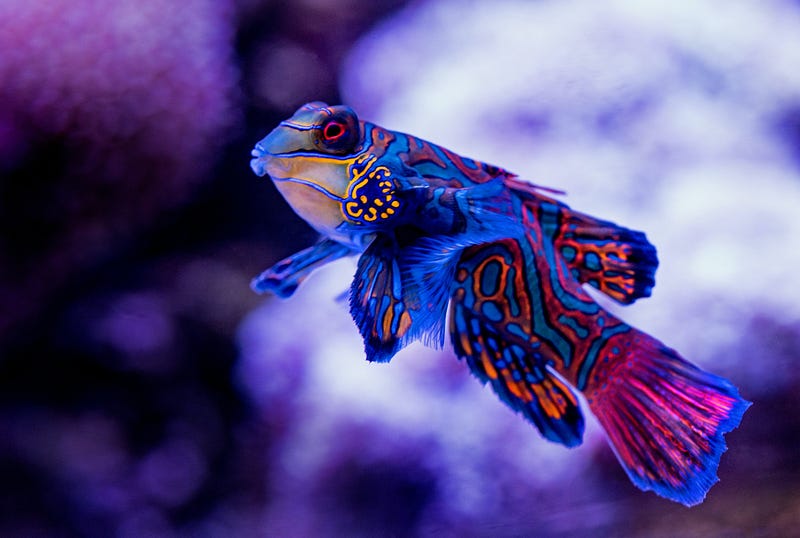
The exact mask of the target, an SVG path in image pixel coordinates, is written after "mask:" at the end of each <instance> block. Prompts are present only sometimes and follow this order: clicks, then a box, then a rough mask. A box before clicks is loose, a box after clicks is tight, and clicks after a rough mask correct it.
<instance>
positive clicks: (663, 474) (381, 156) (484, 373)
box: [251, 102, 750, 505]
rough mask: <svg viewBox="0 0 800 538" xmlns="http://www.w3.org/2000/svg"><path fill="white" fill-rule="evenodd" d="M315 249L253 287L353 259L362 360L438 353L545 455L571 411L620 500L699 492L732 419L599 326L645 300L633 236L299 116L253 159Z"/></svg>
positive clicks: (332, 123) (696, 387) (699, 386)
mask: <svg viewBox="0 0 800 538" xmlns="http://www.w3.org/2000/svg"><path fill="white" fill-rule="evenodd" d="M253 157H254V158H253V160H252V161H251V166H252V168H253V170H254V171H255V172H256V174H258V175H265V174H269V175H270V177H271V178H272V179H273V181H274V182H275V184H276V185H277V187H278V189H279V190H280V192H281V194H282V195H283V196H284V197H285V198H286V200H287V201H288V202H289V204H290V205H291V206H292V208H293V209H294V210H295V211H296V212H297V213H298V214H299V215H300V216H301V217H302V218H303V219H305V220H306V221H307V222H309V224H311V226H313V227H314V228H315V229H317V230H318V231H319V232H320V233H321V234H322V236H323V239H322V240H321V241H320V242H319V243H317V244H316V245H314V246H312V247H310V248H307V249H305V250H303V251H301V252H299V253H297V254H295V255H294V256H291V257H289V258H287V259H285V260H283V261H281V262H278V263H277V264H276V265H275V266H273V267H271V268H270V269H268V270H267V271H265V272H264V273H262V274H261V275H259V276H258V277H257V278H256V279H254V281H253V288H254V289H255V290H256V291H258V292H266V291H269V292H273V293H276V294H278V295H280V296H288V295H291V293H293V291H294V290H295V289H296V288H297V286H298V285H299V284H300V283H301V282H302V280H303V279H305V278H306V277H307V276H308V275H309V274H310V273H311V272H312V271H313V270H314V269H316V268H317V267H319V266H321V265H323V264H325V263H328V262H330V261H332V260H335V259H338V258H340V257H343V256H350V255H358V256H359V260H358V267H357V270H356V274H355V276H354V279H353V283H352V285H351V288H350V313H351V315H352V316H353V319H354V321H355V322H356V325H357V326H358V328H359V331H360V333H361V335H362V337H363V338H364V343H365V351H366V356H367V359H368V360H371V361H379V362H386V361H389V360H390V359H391V358H392V356H393V355H394V354H395V353H396V352H397V351H399V350H400V349H402V347H404V346H405V345H407V344H408V343H409V342H411V341H414V340H422V341H423V342H425V343H426V344H428V345H433V346H437V347H441V346H442V345H443V343H444V335H445V329H446V327H445V316H446V311H447V308H448V306H449V308H450V318H449V319H450V323H449V327H447V329H449V333H450V337H451V340H452V343H453V347H454V350H455V352H456V354H457V355H458V357H459V358H461V359H463V360H465V362H466V363H467V365H468V366H469V368H470V369H471V371H472V372H473V373H474V374H475V375H476V376H477V377H478V378H479V379H480V380H481V381H483V382H484V383H487V384H489V385H490V386H491V387H492V389H493V390H494V391H495V392H496V393H497V395H498V396H499V397H500V398H501V399H502V400H503V401H504V402H505V403H506V404H507V405H509V406H510V407H511V408H512V409H514V410H515V411H516V412H518V413H520V414H522V415H523V416H524V417H525V418H526V419H528V420H529V421H530V422H532V423H533V424H534V425H535V426H536V427H537V428H538V430H539V431H540V432H541V434H542V435H543V436H544V437H545V438H547V439H549V440H551V441H554V442H558V443H561V444H564V445H566V446H576V445H579V444H580V443H581V442H582V438H583V431H584V418H583V413H582V411H581V409H580V405H579V401H578V398H577V394H576V391H580V392H582V393H583V394H584V396H585V397H586V400H587V403H588V404H589V407H590V409H591V411H592V412H593V413H594V414H595V416H596V417H597V418H598V420H599V422H600V423H601V425H602V426H603V427H604V429H605V431H606V434H607V437H608V440H609V443H610V444H611V447H612V449H613V450H614V452H615V454H616V455H617V458H618V460H619V461H620V463H621V464H622V466H623V468H624V469H625V471H626V472H627V474H628V476H629V477H630V478H631V480H632V481H633V482H634V484H636V485H637V486H638V487H640V488H641V489H644V490H653V491H655V492H656V493H658V494H659V495H662V496H664V497H667V498H669V499H672V500H675V501H678V502H682V503H684V504H686V505H693V504H697V503H699V502H701V501H702V500H703V499H704V498H705V495H706V493H707V491H708V490H709V488H710V487H711V486H712V485H713V484H714V483H715V482H716V481H717V477H716V470H717V466H718V464H719V459H720V456H721V454H722V452H723V451H724V450H725V441H724V438H723V434H725V433H727V432H729V431H731V430H732V429H734V428H735V427H736V426H738V425H739V422H740V421H741V418H742V415H743V414H744V412H745V410H746V409H747V407H748V406H749V405H750V404H749V402H746V401H745V400H743V399H742V398H741V397H740V396H739V393H738V390H737V389H736V388H735V387H734V386H733V385H732V384H731V383H730V382H729V381H727V380H726V379H723V378H721V377H719V376H716V375H714V374H711V373H708V372H705V371H703V370H701V369H699V368H697V367H696V366H694V365H692V364H691V363H689V362H688V361H686V360H685V359H683V358H682V357H680V355H679V354H678V353H677V352H675V351H674V350H672V349H670V348H668V347H667V346H665V345H664V344H663V343H661V342H660V341H658V340H657V339H655V338H653V337H651V336H649V335H647V334H645V333H643V332H641V331H639V330H637V329H635V328H633V327H631V326H630V325H628V324H626V323H624V322H623V321H621V320H619V319H618V318H616V317H615V316H613V315H611V314H610V313H608V312H607V311H605V310H604V309H603V308H601V307H600V306H599V305H598V304H597V303H596V302H595V301H594V300H593V299H592V298H591V296H590V295H589V294H588V293H587V292H586V290H585V289H584V287H583V285H584V284H588V285H590V286H593V287H595V288H596V289H598V290H600V291H601V292H603V293H605V294H606V295H608V296H609V297H611V298H612V299H614V300H616V301H617V302H620V303H622V304H628V303H631V302H633V301H635V300H637V299H639V298H641V297H647V296H649V295H650V292H651V290H652V287H653V286H654V284H655V280H654V275H655V271H656V268H657V266H658V260H657V257H656V250H655V248H654V247H653V246H652V245H651V244H650V243H649V241H648V240H647V238H646V236H645V235H644V234H643V233H641V232H638V231H634V230H629V229H627V228H624V227H621V226H618V225H616V224H614V223H612V222H609V221H605V220H601V219H597V218H594V217H591V216H588V215H585V214H582V213H580V212H577V211H574V210H572V209H571V208H569V207H568V206H567V205H566V204H564V203H562V202H560V201H558V200H556V199H555V198H553V197H552V196H550V195H549V193H548V194H546V193H545V191H546V189H542V188H540V187H536V186H534V185H532V184H530V183H527V182H523V181H520V180H518V179H517V178H516V176H515V175H514V174H512V173H511V172H508V171H506V170H504V169H502V168H500V167H497V166H493V165H490V164H487V163H482V162H479V161H475V160H472V159H469V158H466V157H462V156H460V155H458V154H456V153H454V152H451V151H449V150H447V149H445V148H442V147H440V146H437V145H435V144H432V143H430V142H427V141H424V140H422V139H419V138H417V137H414V136H411V135H407V134H403V133H398V132H394V131H390V130H387V129H384V128H382V127H380V126H378V125H375V124H373V123H370V122H366V121H363V120H360V119H358V117H357V116H356V114H355V112H353V111H352V109H350V108H349V107H346V106H334V107H331V106H328V105H326V104H325V103H321V102H313V103H308V104H306V105H304V106H303V107H301V108H300V109H299V110H298V111H297V112H296V113H295V115H294V116H292V117H291V118H290V119H288V120H286V121H284V122H281V124H280V125H279V126H278V127H277V128H276V129H275V130H273V131H272V132H271V133H270V134H269V135H267V137H265V138H264V139H263V140H261V141H260V142H259V143H258V144H257V145H256V147H255V149H254V150H253Z"/></svg>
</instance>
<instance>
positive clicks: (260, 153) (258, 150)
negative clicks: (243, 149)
mask: <svg viewBox="0 0 800 538" xmlns="http://www.w3.org/2000/svg"><path fill="white" fill-rule="evenodd" d="M262 142H263V140H262ZM250 155H252V156H253V157H255V158H254V159H251V160H250V168H251V169H252V170H253V172H255V174H256V175H257V176H265V175H267V170H266V166H267V163H266V161H267V159H268V158H269V152H268V151H267V150H266V149H264V146H262V145H261V142H259V143H258V144H256V146H255V147H254V148H253V150H252V151H251V152H250Z"/></svg>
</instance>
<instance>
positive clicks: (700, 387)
mask: <svg viewBox="0 0 800 538" xmlns="http://www.w3.org/2000/svg"><path fill="white" fill-rule="evenodd" d="M620 336H626V337H627V338H626V339H625V340H620V341H619V342H614V341H613V339H612V340H611V341H609V342H608V343H607V344H606V345H605V346H604V349H603V351H602V352H601V356H600V360H599V361H598V363H597V365H596V367H595V371H594V372H593V373H592V375H591V376H590V379H589V380H588V382H587V384H586V387H584V393H585V395H586V398H587V400H588V402H589V406H590V408H591V410H592V412H593V413H594V415H595V416H596V417H597V419H598V420H599V421H600V424H602V426H603V427H604V428H605V431H606V434H607V435H608V440H609V442H610V443H611V447H612V448H613V449H614V452H615V454H616V455H617V458H618V459H619V461H620V463H621V464H622V466H623V468H624V469H625V471H626V472H627V473H628V476H629V477H630V478H631V480H632V481H633V483H634V484H636V485H637V486H638V487H639V488H641V489H643V490H653V491H654V492H655V493H657V494H659V495H661V496H663V497H666V498H668V499H672V500H674V501H678V502H681V503H683V504H685V505H687V506H692V505H695V504H698V503H700V502H702V501H703V499H704V498H705V496H706V493H707V492H708V490H709V489H710V488H711V486H713V485H714V484H715V483H716V482H717V481H718V480H719V479H718V478H717V467H718V466H719V460H720V457H721V455H722V453H723V452H724V451H725V450H726V448H727V447H726V445H725V439H724V438H723V434H725V433H727V432H729V431H731V430H733V429H734V428H736V427H737V426H738V425H739V422H740V421H741V419H742V415H743V414H744V412H745V411H746V410H747V408H748V407H749V406H750V402H747V401H746V400H743V399H742V398H741V397H740V396H739V391H738V390H737V389H736V387H734V386H733V385H732V384H731V383H730V382H729V381H728V380H726V379H724V378H722V377H719V376H716V375H713V374H710V373H708V372H705V371H703V370H701V369H699V368H698V367H696V366H694V365H692V364H690V363H689V362H687V361H686V360H684V359H683V358H681V357H680V356H679V355H678V354H677V353H676V352H675V351H673V350H672V349H670V348H668V347H666V346H664V345H663V344H662V343H661V342H659V341H657V340H655V339H654V338H651V337H649V336H647V335H645V334H643V333H640V332H638V331H635V333H634V334H631V333H627V334H626V335H620Z"/></svg>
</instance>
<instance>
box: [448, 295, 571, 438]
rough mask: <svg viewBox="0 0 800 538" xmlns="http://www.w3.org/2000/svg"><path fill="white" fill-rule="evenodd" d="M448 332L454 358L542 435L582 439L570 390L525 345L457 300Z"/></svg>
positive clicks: (454, 303) (453, 304)
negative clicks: (460, 361) (454, 354)
mask: <svg viewBox="0 0 800 538" xmlns="http://www.w3.org/2000/svg"><path fill="white" fill-rule="evenodd" d="M450 334H451V337H452V340H453V346H454V348H455V351H456V354H457V355H458V356H459V358H464V359H466V362H467V365H468V366H469V368H470V370H471V371H472V373H473V374H475V375H476V376H477V377H478V378H479V379H480V380H481V381H482V382H484V383H487V382H488V383H489V384H490V385H491V387H492V389H493V390H494V391H495V393H497V395H498V396H499V397H500V399H501V400H503V401H504V402H505V403H506V404H507V405H508V406H509V407H511V409H513V410H514V411H516V412H518V413H520V414H522V415H523V416H524V417H525V418H526V419H528V420H529V421H530V422H532V423H533V424H534V425H535V426H536V428H537V429H538V430H539V432H540V433H541V434H542V436H544V437H545V438H546V439H548V440H550V441H554V442H556V443H561V444H563V445H565V446H568V447H573V446H577V445H580V444H581V442H582V440H583V431H584V418H583V413H582V412H581V410H580V407H579V403H578V398H577V395H576V394H575V391H574V390H573V389H572V388H571V387H570V386H569V384H567V382H566V381H564V380H563V379H562V378H561V376H559V375H558V374H557V373H555V372H554V371H553V370H552V369H551V368H550V367H549V366H547V364H546V363H545V362H544V361H543V360H542V359H541V358H540V357H538V356H537V353H536V351H535V350H534V349H532V348H531V347H530V346H525V345H523V344H522V343H513V342H512V341H511V340H510V339H509V338H508V337H507V335H506V336H503V335H501V334H500V333H499V332H498V330H497V329H496V328H495V327H494V326H493V325H492V324H489V323H487V322H486V321H485V320H482V319H481V318H479V317H478V316H475V315H473V314H472V313H471V311H470V310H468V309H467V308H465V307H464V306H463V305H462V304H460V303H459V302H456V301H454V302H453V303H452V309H451V317H450Z"/></svg>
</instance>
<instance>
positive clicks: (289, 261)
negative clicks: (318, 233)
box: [250, 239, 356, 297]
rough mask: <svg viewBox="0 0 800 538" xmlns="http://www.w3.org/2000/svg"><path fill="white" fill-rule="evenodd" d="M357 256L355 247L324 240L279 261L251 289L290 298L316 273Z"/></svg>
mask: <svg viewBox="0 0 800 538" xmlns="http://www.w3.org/2000/svg"><path fill="white" fill-rule="evenodd" d="M355 253H356V251H355V250H353V249H352V248H351V247H348V246H346V245H343V244H341V243H337V242H336V241H332V240H331V239H323V240H322V241H320V242H319V243H317V244H316V245H314V246H311V247H308V248H307V249H304V250H301V251H300V252H297V253H295V254H292V255H291V256H289V257H288V258H285V259H283V260H281V261H279V262H278V263H276V264H275V265H273V266H272V267H270V268H269V269H267V270H266V271H264V272H263V273H261V274H260V275H258V276H257V277H255V278H254V279H253V281H252V282H251V283H250V287H251V288H252V289H253V291H255V292H256V293H266V292H272V293H274V294H275V295H278V296H279V297H289V296H290V295H292V294H293V293H294V291H295V290H296V289H297V286H299V285H300V283H301V282H302V281H303V280H305V279H306V278H307V277H308V275H310V274H311V272H312V271H314V270H315V269H317V268H319V267H321V266H323V265H325V264H326V263H330V262H332V261H334V260H338V259H339V258H342V257H344V256H351V255H353V254H355Z"/></svg>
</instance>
